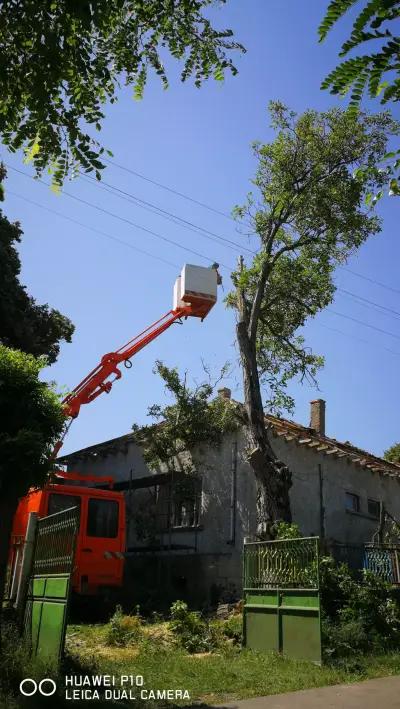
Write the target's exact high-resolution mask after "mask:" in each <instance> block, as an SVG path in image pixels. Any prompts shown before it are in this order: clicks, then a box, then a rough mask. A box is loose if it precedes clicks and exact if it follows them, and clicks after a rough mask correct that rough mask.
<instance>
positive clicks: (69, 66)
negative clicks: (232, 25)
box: [0, 0, 244, 185]
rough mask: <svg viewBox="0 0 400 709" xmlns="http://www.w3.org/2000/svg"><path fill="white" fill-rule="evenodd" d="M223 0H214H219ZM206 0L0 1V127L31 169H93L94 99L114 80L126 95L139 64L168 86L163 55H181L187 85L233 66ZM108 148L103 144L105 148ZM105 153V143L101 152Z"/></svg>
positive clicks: (99, 111) (136, 84)
mask: <svg viewBox="0 0 400 709" xmlns="http://www.w3.org/2000/svg"><path fill="white" fill-rule="evenodd" d="M225 1H226V0H221V2H222V3H224V2H225ZM212 4H213V0H175V1H174V2H171V1H170V0H162V2H160V0H131V1H130V2H126V1H125V0H117V1H116V2H109V0H97V2H95V3H93V2H89V0H80V1H79V2H77V1H76V0H72V1H71V0H62V2H54V1H51V2H47V1H45V0H37V1H35V2H31V1H29V0H25V2H21V3H15V2H11V1H7V2H3V3H2V4H1V10H0V27H1V29H0V46H1V50H0V65H1V71H0V96H1V99H0V107H1V110H0V134H1V137H2V140H3V143H4V144H5V145H7V146H8V148H9V149H10V150H11V151H13V152H14V151H16V150H18V149H20V148H24V150H25V152H26V160H27V161H28V162H30V161H31V162H32V163H33V165H34V167H35V169H36V172H37V173H39V174H40V173H41V172H42V171H43V169H44V168H45V167H48V168H49V169H50V171H51V172H52V173H53V181H54V183H55V184H57V185H60V184H61V183H62V182H63V180H64V178H65V177H66V176H67V175H74V174H76V172H77V171H78V170H79V168H82V169H83V170H84V171H85V172H91V171H95V173H96V176H97V178H98V179H100V173H101V170H102V169H103V168H104V163H103V162H102V159H101V156H102V155H103V153H104V148H102V147H101V146H100V145H99V143H98V142H97V141H96V140H95V139H94V137H93V129H96V130H101V123H102V120H103V118H104V108H103V107H104V105H105V104H106V103H107V102H110V103H114V102H115V101H116V100H117V92H118V90H119V89H120V87H121V86H122V85H125V86H132V87H133V95H134V98H135V99H141V98H142V96H143V93H144V89H145V85H146V82H147V78H148V72H149V70H150V71H152V72H155V74H156V75H157V76H158V77H159V78H160V80H161V82H162V84H163V86H164V88H167V87H168V79H167V74H166V69H165V66H164V63H163V57H165V55H166V53H167V52H169V54H170V55H171V56H172V57H173V58H174V59H176V60H178V61H180V62H182V63H183V68H182V73H181V80H182V81H187V80H188V79H190V78H193V80H194V83H195V85H196V86H200V85H201V84H202V82H203V81H204V80H206V79H208V78H209V77H214V79H215V80H217V81H221V80H222V79H223V78H224V74H225V73H226V72H227V71H230V72H231V73H233V74H235V73H236V68H235V67H234V65H233V63H232V60H231V58H230V56H229V55H230V52H231V50H236V49H237V50H240V51H244V49H243V47H242V46H241V45H240V44H238V43H236V42H234V41H233V40H232V31H231V30H217V29H214V28H213V26H212V24H211V22H210V20H209V19H207V17H206V15H205V14H204V11H206V10H207V8H208V7H209V6H210V5H212ZM108 152H109V151H108ZM109 154H110V153H109Z"/></svg>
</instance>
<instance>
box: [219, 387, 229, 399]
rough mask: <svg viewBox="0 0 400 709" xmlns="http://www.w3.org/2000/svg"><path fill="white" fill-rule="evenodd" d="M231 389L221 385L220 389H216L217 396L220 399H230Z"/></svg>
mask: <svg viewBox="0 0 400 709" xmlns="http://www.w3.org/2000/svg"><path fill="white" fill-rule="evenodd" d="M231 394H232V392H231V390H230V389H228V387H222V389H218V396H219V397H220V398H221V399H230V398H231Z"/></svg>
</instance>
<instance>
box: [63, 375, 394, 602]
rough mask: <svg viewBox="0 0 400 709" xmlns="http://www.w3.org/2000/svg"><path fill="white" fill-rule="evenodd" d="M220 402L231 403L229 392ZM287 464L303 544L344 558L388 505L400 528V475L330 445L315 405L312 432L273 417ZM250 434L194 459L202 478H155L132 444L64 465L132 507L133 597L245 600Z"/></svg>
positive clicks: (104, 446) (119, 443) (120, 441)
mask: <svg viewBox="0 0 400 709" xmlns="http://www.w3.org/2000/svg"><path fill="white" fill-rule="evenodd" d="M219 395H220V396H223V397H226V398H230V390H229V389H226V388H224V389H221V390H220V392H219ZM267 423H268V425H269V428H270V433H271V441H272V443H273V447H274V449H275V451H276V454H277V456H278V457H279V459H281V460H282V461H284V462H285V463H286V464H287V465H288V466H289V468H290V470H291V471H292V474H293V485H292V488H291V491H290V500H291V509H292V515H293V521H294V522H296V523H297V524H298V525H299V527H300V530H301V532H302V534H304V535H306V536H313V535H318V536H320V537H322V538H324V539H325V540H328V541H329V542H330V543H335V544H336V549H337V550H339V551H340V549H341V548H343V549H344V548H351V547H354V548H355V549H357V545H360V544H362V543H364V542H369V541H371V539H372V537H373V535H374V533H376V531H377V528H378V522H379V512H380V505H381V503H383V505H384V507H385V509H386V510H387V511H388V512H389V513H390V514H391V515H393V517H395V518H398V519H400V465H395V464H393V463H389V462H387V461H385V460H383V459H381V458H378V457H376V456H374V455H372V454H370V453H368V452H367V451H363V450H360V449H359V448H357V447H355V446H353V445H351V444H350V443H349V442H348V441H345V442H340V441H337V440H336V439H334V438H331V437H329V436H327V435H326V432H325V402H324V401H323V400H322V399H318V400H316V401H312V402H311V411H310V424H309V426H303V425H300V424H298V423H294V422H293V421H288V420H286V419H283V418H276V417H273V416H268V417H267ZM245 449H246V432H245V430H242V429H239V430H238V431H237V432H235V433H233V434H232V433H231V434H229V435H226V436H225V437H224V440H223V442H222V444H221V446H220V447H218V448H212V447H209V446H206V445H203V446H201V447H199V449H198V450H196V451H195V452H194V459H195V463H196V470H197V475H196V476H193V477H191V476H190V477H188V476H185V475H182V474H181V473H180V471H179V470H176V471H175V470H174V472H172V473H163V472H160V473H157V474H154V473H152V472H150V471H149V470H148V469H147V467H146V464H145V462H144V461H143V457H142V454H141V451H140V449H139V448H138V446H137V445H136V443H135V441H134V436H133V434H129V433H128V434H127V435H124V436H121V437H119V438H115V439H113V440H110V441H105V442H103V443H99V444H96V445H94V446H90V447H88V448H85V449H83V450H79V451H76V452H74V453H72V454H70V455H68V456H65V457H64V458H62V459H61V462H63V463H64V464H65V465H66V466H67V469H68V470H78V471H79V472H80V473H82V474H85V473H87V474H89V473H90V474H92V475H93V474H95V475H106V474H107V475H113V476H114V478H115V480H116V485H115V487H116V489H120V490H123V491H124V492H125V495H126V502H127V553H128V556H127V564H126V569H127V575H126V588H127V589H128V590H129V592H130V589H135V588H137V587H138V580H139V579H140V585H141V587H142V588H144V589H146V593H147V594H148V592H149V589H151V590H152V591H153V592H154V595H155V596H157V593H159V592H160V589H162V590H163V592H164V590H165V588H166V585H167V584H168V586H169V587H170V589H172V591H171V593H172V595H174V596H175V598H176V597H183V598H184V597H187V598H189V599H191V600H193V599H195V600H197V601H198V602H199V603H202V602H203V603H207V602H210V601H211V602H215V601H217V600H218V599H220V598H229V597H238V596H240V593H241V577H242V547H243V542H244V539H245V538H246V537H252V536H253V535H254V533H255V528H256V518H255V494H256V489H255V481H254V475H253V472H252V469H251V468H250V466H249V464H248V462H247V460H246V454H245Z"/></svg>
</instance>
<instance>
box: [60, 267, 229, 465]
mask: <svg viewBox="0 0 400 709" xmlns="http://www.w3.org/2000/svg"><path fill="white" fill-rule="evenodd" d="M220 283H221V276H220V275H219V273H218V264H213V266H212V267H211V268H205V267H203V266H193V265H191V264H186V265H185V266H184V267H183V269H182V272H181V275H180V276H179V277H178V278H177V279H176V281H175V286H174V297H173V309H172V310H169V311H168V313H166V314H165V315H163V317H162V318H160V319H159V320H157V321H156V322H155V323H153V324H152V325H150V326H149V327H148V328H146V329H145V330H143V332H141V333H139V335H136V337H134V338H133V339H132V340H129V342H127V343H126V344H125V345H123V346H122V347H120V348H119V349H118V350H116V351H115V352H108V354H105V355H103V357H102V358H101V360H100V363H99V364H98V365H97V367H95V368H94V369H93V370H92V371H91V372H90V373H89V374H88V375H87V376H86V377H85V378H84V379H83V380H82V381H81V382H80V384H78V385H77V386H76V387H75V389H73V390H72V392H71V393H70V394H68V395H67V396H66V397H65V399H64V400H63V402H62V403H63V407H64V411H65V415H66V416H67V417H68V418H70V419H75V418H76V417H77V416H78V415H79V411H80V408H81V406H83V404H89V403H90V402H91V401H94V399H97V397H98V396H100V394H102V393H103V392H105V393H106V394H109V393H110V391H111V389H112V386H113V384H114V382H115V381H116V380H117V379H121V377H122V372H121V370H120V368H119V366H118V365H120V364H122V363H123V364H124V365H125V367H127V368H128V369H129V367H130V366H131V358H132V357H133V356H134V355H135V354H137V352H139V351H140V350H142V349H143V348H144V347H146V345H148V344H149V343H150V342H152V341H153V340H155V339H156V338H157V337H158V336H159V335H161V333H163V332H165V330H167V329H168V328H169V327H170V326H171V325H173V323H174V322H176V321H178V320H181V319H182V318H185V319H186V318H187V317H197V318H201V320H204V318H205V317H206V316H207V315H208V313H209V312H210V310H211V308H212V307H213V306H214V304H215V303H216V301H217V287H218V285H219V284H220ZM61 446H62V441H60V442H59V443H58V444H57V445H56V448H55V451H54V453H55V454H57V453H58V451H59V450H60V448H61Z"/></svg>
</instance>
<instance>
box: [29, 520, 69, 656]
mask: <svg viewBox="0 0 400 709" xmlns="http://www.w3.org/2000/svg"><path fill="white" fill-rule="evenodd" d="M78 528H79V509H78V508H77V507H72V508H70V509H68V510H63V511H62V512H56V513H55V514H52V515H49V516H48V517H43V518H42V519H40V520H39V521H38V527H37V533H36V542H35V552H34V557H33V565H32V574H31V577H30V579H29V589H28V595H27V601H26V608H25V623H24V632H25V636H26V638H27V639H28V642H29V644H30V647H31V650H32V654H33V655H34V656H39V657H41V658H42V659H43V660H46V661H50V662H55V663H57V662H58V661H59V659H60V657H61V655H62V652H63V649H64V641H65V627H66V619H67V606H68V599H69V592H70V583H71V574H72V570H73V561H74V552H75V542H76V535H77V531H78Z"/></svg>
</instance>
